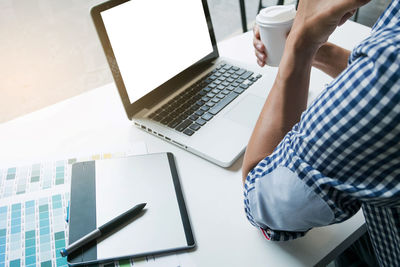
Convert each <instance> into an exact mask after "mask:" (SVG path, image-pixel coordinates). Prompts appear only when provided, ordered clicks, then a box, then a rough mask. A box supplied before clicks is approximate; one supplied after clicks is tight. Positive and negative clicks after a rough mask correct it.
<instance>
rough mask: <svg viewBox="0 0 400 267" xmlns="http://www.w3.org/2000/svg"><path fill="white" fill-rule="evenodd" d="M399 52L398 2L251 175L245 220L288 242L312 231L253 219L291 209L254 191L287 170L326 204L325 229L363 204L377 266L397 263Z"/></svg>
mask: <svg viewBox="0 0 400 267" xmlns="http://www.w3.org/2000/svg"><path fill="white" fill-rule="evenodd" d="M399 52H400V0H393V1H392V3H391V4H390V5H389V7H388V8H387V9H386V11H385V12H384V13H383V14H382V16H381V17H380V18H379V19H378V21H377V23H376V24H375V25H374V27H373V28H372V33H371V36H370V37H368V38H367V39H366V40H364V41H363V42H362V43H361V44H359V45H358V46H357V47H355V49H354V50H353V51H352V54H351V56H350V58H349V65H348V67H347V69H346V70H345V71H343V72H342V73H341V74H340V75H339V76H338V77H337V78H336V79H334V80H333V81H332V82H331V83H330V84H329V85H328V86H327V88H326V89H325V90H324V91H323V92H322V94H321V95H320V96H319V97H318V98H317V99H316V100H315V101H314V102H313V103H311V105H310V106H309V107H308V108H307V110H306V111H305V112H304V113H303V114H302V116H301V119H300V122H299V123H298V124H296V125H295V126H294V127H293V129H292V130H291V131H290V132H289V133H288V134H287V135H286V136H285V137H284V139H283V140H282V141H281V143H280V144H279V145H278V146H277V147H276V149H275V150H274V152H273V153H272V154H271V155H270V156H268V157H266V158H265V159H263V160H262V161H261V162H260V163H259V164H258V165H257V166H256V167H255V168H254V169H253V170H251V171H250V173H249V174H248V176H247V178H246V182H245V190H244V197H245V199H244V203H245V211H246V215H247V218H248V219H249V221H250V222H251V223H252V224H253V225H255V226H257V227H260V228H261V229H262V231H263V233H264V235H265V236H266V237H267V238H268V239H270V240H276V241H278V240H290V239H294V238H297V237H300V236H303V235H305V233H306V232H307V230H308V229H305V230H301V231H292V230H289V231H288V230H286V231H285V229H278V230H276V229H271V228H272V227H270V226H268V225H265V224H264V223H262V220H259V219H256V217H257V215H256V214H259V213H260V212H263V214H267V215H268V214H270V213H271V212H272V210H276V209H279V210H283V211H282V212H283V213H284V210H285V207H284V205H285V204H286V205H290V203H280V202H279V201H276V202H274V203H275V204H276V206H273V207H271V206H267V205H265V203H259V201H258V200H257V194H258V195H263V194H268V191H272V192H273V191H274V190H275V189H276V187H274V186H275V184H272V185H270V186H264V187H263V188H264V189H263V190H264V191H263V192H261V193H260V190H261V185H262V183H265V184H268V182H269V181H268V177H271V176H272V175H273V173H274V172H275V171H276V170H277V168H282V167H283V168H286V169H288V170H289V171H290V172H291V173H293V175H294V176H295V177H296V179H299V180H301V181H302V183H303V185H304V187H305V188H306V189H307V190H310V191H312V193H313V194H315V195H317V196H318V198H319V199H320V200H322V201H323V202H324V203H325V205H327V206H328V207H329V209H330V211H331V212H332V214H333V219H332V218H331V219H330V222H328V223H327V224H332V223H339V222H342V221H344V220H346V219H348V218H350V217H351V216H352V215H354V214H355V213H356V212H357V211H358V210H359V209H360V207H362V209H363V212H364V216H365V220H366V224H367V229H368V232H369V234H370V237H371V240H372V243H373V246H374V249H375V252H376V255H377V258H378V261H379V263H380V265H382V266H400V80H399V78H400V53H399ZM288 187H289V188H290V186H288ZM265 188H268V190H265ZM287 190H290V189H287ZM275 194H276V193H275ZM293 201H296V200H293ZM304 204H307V203H304ZM283 216H288V217H289V219H290V216H293V215H292V214H283ZM309 225H310V227H309V228H311V227H313V226H318V224H314V225H313V223H310V224H309Z"/></svg>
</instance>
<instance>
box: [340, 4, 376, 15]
mask: <svg viewBox="0 0 400 267" xmlns="http://www.w3.org/2000/svg"><path fill="white" fill-rule="evenodd" d="M370 1H371V0H342V1H339V3H338V8H337V9H336V12H337V13H336V12H335V13H336V14H337V15H339V16H343V14H346V13H347V12H351V11H352V10H356V9H357V8H359V7H362V6H363V5H365V4H367V3H368V2H370Z"/></svg>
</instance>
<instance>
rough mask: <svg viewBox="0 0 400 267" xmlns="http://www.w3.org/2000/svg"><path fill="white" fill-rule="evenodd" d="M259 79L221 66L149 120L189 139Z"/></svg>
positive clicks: (247, 73)
mask: <svg viewBox="0 0 400 267" xmlns="http://www.w3.org/2000/svg"><path fill="white" fill-rule="evenodd" d="M259 78H261V74H254V73H253V72H251V71H248V70H246V69H243V68H239V67H236V66H232V65H229V64H226V63H222V64H220V65H218V66H217V67H216V68H215V69H214V70H212V71H211V72H210V73H209V74H208V75H206V76H205V77H203V78H202V79H201V80H199V81H198V82H196V83H195V84H193V85H192V86H191V87H189V88H187V89H186V90H185V91H183V92H182V93H180V94H179V95H177V96H176V97H174V98H173V99H172V100H170V101H169V102H168V103H166V104H164V105H163V106H162V107H160V108H159V109H157V110H156V111H155V112H153V113H152V114H150V116H149V118H150V119H152V120H154V121H157V122H159V123H161V124H164V125H166V126H168V127H170V128H173V129H175V130H176V131H178V132H182V133H184V134H186V135H188V136H192V135H193V134H194V133H195V132H196V131H198V130H199V129H201V127H202V126H204V125H205V124H206V123H207V122H209V121H210V120H212V118H214V116H215V115H217V114H218V112H220V111H221V110H222V109H223V108H225V107H226V106H227V105H228V104H229V103H231V102H232V101H233V100H234V99H235V98H236V97H238V96H239V95H240V94H241V93H243V92H244V91H245V90H246V89H247V88H249V87H250V86H251V85H252V84H253V83H254V82H256V81H257V80H258V79H259Z"/></svg>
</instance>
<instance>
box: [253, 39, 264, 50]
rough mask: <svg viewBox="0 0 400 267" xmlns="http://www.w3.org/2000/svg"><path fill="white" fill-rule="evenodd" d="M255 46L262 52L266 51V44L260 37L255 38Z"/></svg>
mask: <svg viewBox="0 0 400 267" xmlns="http://www.w3.org/2000/svg"><path fill="white" fill-rule="evenodd" d="M253 46H254V48H255V49H256V50H258V51H260V52H264V50H265V47H264V44H263V43H262V42H261V40H260V39H257V38H254V39H253Z"/></svg>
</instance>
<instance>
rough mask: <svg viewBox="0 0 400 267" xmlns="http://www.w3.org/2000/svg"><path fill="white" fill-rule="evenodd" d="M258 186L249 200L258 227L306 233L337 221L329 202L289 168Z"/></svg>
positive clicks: (251, 191)
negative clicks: (313, 228)
mask: <svg viewBox="0 0 400 267" xmlns="http://www.w3.org/2000/svg"><path fill="white" fill-rule="evenodd" d="M255 183H256V185H255V186H254V187H252V188H253V189H252V190H250V191H249V192H247V199H248V203H249V210H250V209H251V211H252V217H253V220H254V222H255V224H257V225H258V226H260V227H261V228H263V229H266V228H270V229H273V230H280V231H290V232H306V231H308V230H309V229H310V228H312V227H315V226H322V225H327V224H330V223H331V222H332V221H333V219H334V215H333V212H332V210H331V209H330V208H329V206H328V205H327V204H326V202H325V201H323V200H322V199H321V197H320V196H318V195H317V194H315V193H314V192H313V191H312V190H311V189H310V188H309V187H308V186H306V185H305V184H304V182H303V181H302V180H300V179H299V178H298V177H297V175H296V174H295V173H293V172H292V171H291V170H289V169H288V168H286V167H278V168H276V169H275V170H273V171H272V172H271V173H269V174H267V175H266V176H265V177H264V178H263V179H257V180H256V182H255ZM250 207H251V208H250Z"/></svg>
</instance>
